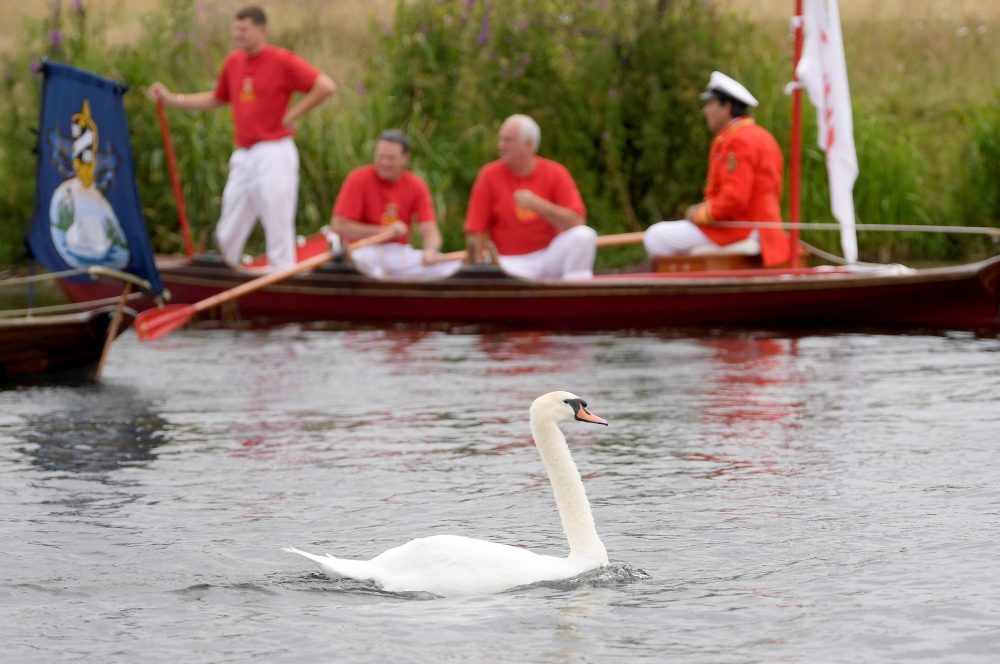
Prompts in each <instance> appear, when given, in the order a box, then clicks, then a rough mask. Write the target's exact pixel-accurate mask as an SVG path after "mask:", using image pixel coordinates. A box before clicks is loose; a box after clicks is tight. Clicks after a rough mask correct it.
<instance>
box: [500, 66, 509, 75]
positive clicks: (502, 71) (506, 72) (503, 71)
mask: <svg viewBox="0 0 1000 664" xmlns="http://www.w3.org/2000/svg"><path fill="white" fill-rule="evenodd" d="M500 73H501V74H503V75H504V76H508V75H510V67H504V68H503V69H501V70H500Z"/></svg>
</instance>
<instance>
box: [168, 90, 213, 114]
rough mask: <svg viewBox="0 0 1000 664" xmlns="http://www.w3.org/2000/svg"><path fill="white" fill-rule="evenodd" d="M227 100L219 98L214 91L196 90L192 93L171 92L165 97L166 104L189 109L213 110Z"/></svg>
mask: <svg viewBox="0 0 1000 664" xmlns="http://www.w3.org/2000/svg"><path fill="white" fill-rule="evenodd" d="M225 104H226V102H224V101H222V100H220V99H217V98H216V96H215V93H214V92H194V93H192V94H169V95H165V96H164V97H163V105H164V106H173V107H174V108H183V109H186V110H188V111H213V110H215V109H217V108H219V107H220V106H225Z"/></svg>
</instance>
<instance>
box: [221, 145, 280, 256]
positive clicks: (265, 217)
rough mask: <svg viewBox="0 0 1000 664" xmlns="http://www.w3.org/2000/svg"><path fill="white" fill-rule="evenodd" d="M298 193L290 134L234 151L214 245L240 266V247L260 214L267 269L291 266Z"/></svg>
mask: <svg viewBox="0 0 1000 664" xmlns="http://www.w3.org/2000/svg"><path fill="white" fill-rule="evenodd" d="M298 194H299V152H298V150H297V149H296V147H295V142H294V141H293V140H292V139H291V137H288V138H283V139H281V140H278V141H263V142H261V143H257V144H256V145H254V146H252V147H250V148H248V149H242V148H241V149H239V150H236V151H235V152H233V156H232V157H231V158H230V159H229V179H228V180H226V188H225V189H224V190H223V192H222V215H221V216H220V218H219V223H218V225H217V226H216V229H215V240H216V244H217V245H218V247H219V251H221V252H222V255H223V257H224V258H225V259H226V261H227V262H229V263H230V264H231V265H239V264H240V257H241V254H242V253H243V247H244V245H245V244H246V241H247V238H248V237H250V232H251V231H252V230H253V225H254V222H256V220H257V219H258V218H260V221H261V225H262V226H263V227H264V235H265V237H266V238H267V262H268V265H269V267H270V269H272V270H280V269H282V268H286V267H289V266H291V265H294V264H295V207H296V205H297V203H298Z"/></svg>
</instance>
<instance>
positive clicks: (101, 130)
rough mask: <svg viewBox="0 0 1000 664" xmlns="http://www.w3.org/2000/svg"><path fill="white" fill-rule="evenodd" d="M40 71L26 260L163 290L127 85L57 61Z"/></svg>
mask: <svg viewBox="0 0 1000 664" xmlns="http://www.w3.org/2000/svg"><path fill="white" fill-rule="evenodd" d="M42 70H43V72H44V74H45V83H44V84H43V86H42V112H41V126H40V127H39V133H40V135H39V148H40V153H39V156H38V173H37V176H36V178H35V213H34V215H33V217H32V219H31V223H30V224H28V229H27V231H26V232H25V237H26V240H27V242H28V247H29V249H30V251H31V253H32V255H34V257H35V258H37V259H38V261H39V262H40V263H41V264H42V265H44V266H45V267H47V268H48V269H49V270H52V271H53V272H62V271H64V270H71V269H74V268H81V267H89V266H91V265H101V266H104V267H109V268H114V269H116V270H122V271H123V272H131V273H132V274H134V275H136V276H139V277H141V278H143V279H146V280H147V281H149V283H150V284H151V286H152V290H153V291H154V292H156V293H159V292H161V291H162V290H163V283H162V282H161V281H160V275H159V273H158V272H157V271H156V264H155V262H154V260H153V252H152V249H151V248H150V244H149V236H148V235H147V233H146V221H145V219H144V218H143V216H142V208H141V206H140V205H139V191H138V188H137V186H136V180H135V164H134V162H133V161H132V145H131V143H130V142H129V133H128V125H127V124H126V122H125V105H124V104H123V102H122V97H123V95H124V94H125V92H126V91H127V90H128V87H127V86H125V85H124V84H122V83H118V82H117V81H112V80H109V79H106V78H101V77H100V76H97V75H95V74H92V73H90V72H87V71H83V70H82V69H77V68H75V67H70V66H69V65H64V64H59V63H55V62H46V63H45V64H44V65H43V69H42ZM71 278H73V279H88V278H89V277H87V276H85V275H81V276H78V277H71Z"/></svg>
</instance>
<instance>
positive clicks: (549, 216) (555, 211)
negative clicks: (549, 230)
mask: <svg viewBox="0 0 1000 664" xmlns="http://www.w3.org/2000/svg"><path fill="white" fill-rule="evenodd" d="M537 205H538V207H539V208H540V209H539V210H537V212H538V214H540V215H542V218H543V219H545V221H547V222H549V223H550V224H552V225H553V226H555V227H556V228H558V229H559V230H561V231H564V230H566V229H568V228H573V227H574V226H583V225H584V224H586V223H587V220H586V219H585V218H584V217H583V215H581V214H579V213H578V212H575V211H573V210H570V209H569V208H564V207H562V206H560V205H556V204H555V203H551V202H549V201H546V200H544V199H543V200H541V201H539V202H538V203H537Z"/></svg>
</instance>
